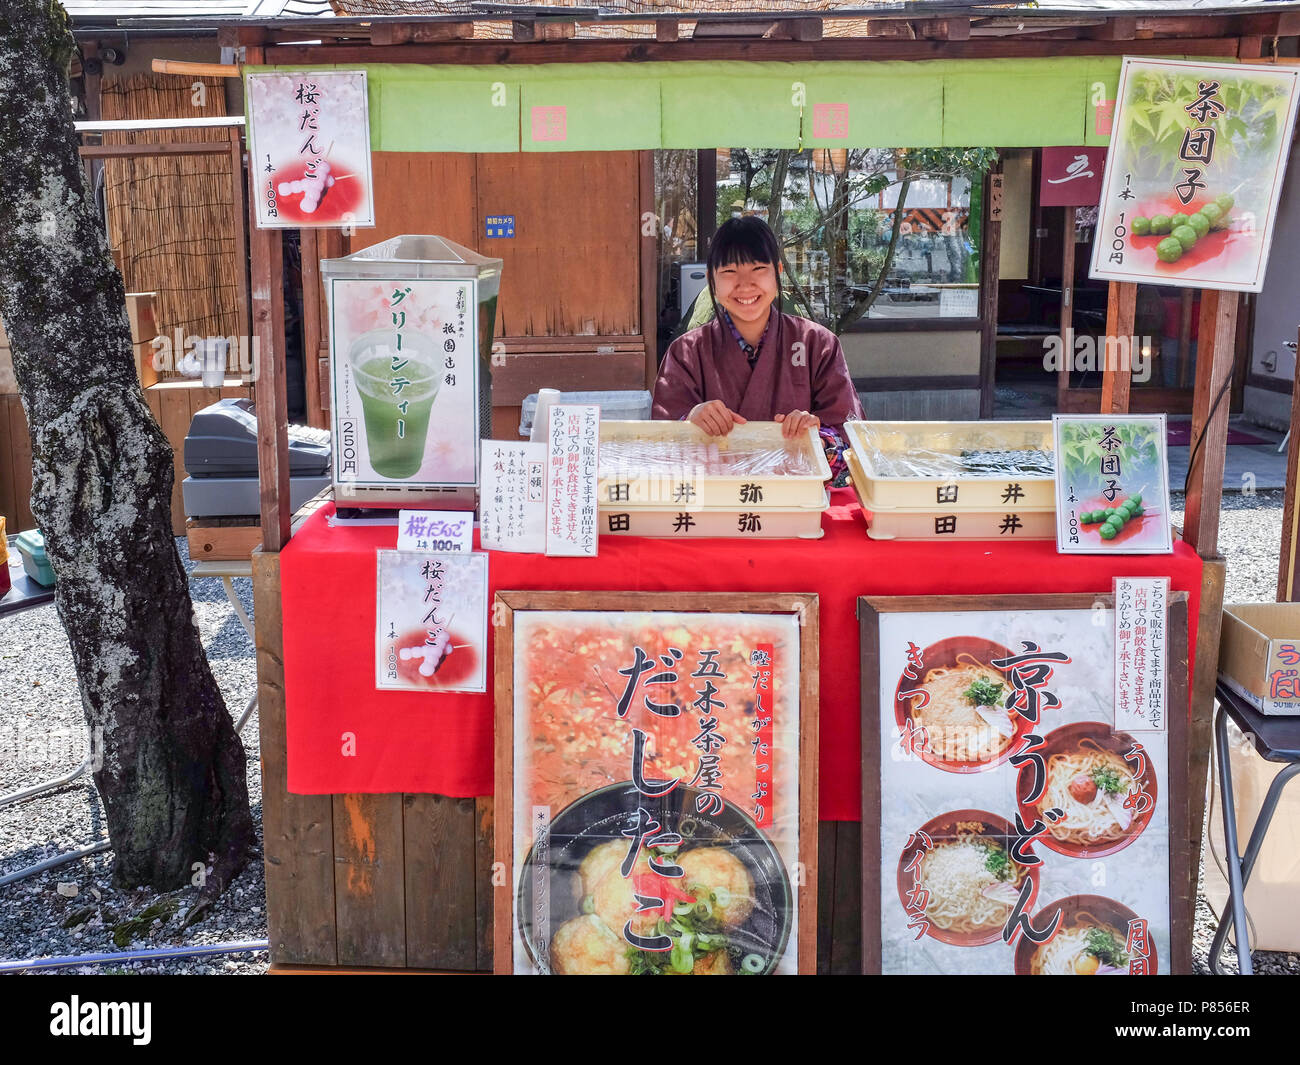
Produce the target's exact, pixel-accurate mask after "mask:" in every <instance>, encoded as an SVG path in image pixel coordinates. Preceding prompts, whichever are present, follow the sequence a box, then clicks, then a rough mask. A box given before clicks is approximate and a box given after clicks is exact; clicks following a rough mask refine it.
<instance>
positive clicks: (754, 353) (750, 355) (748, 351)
mask: <svg viewBox="0 0 1300 1065" xmlns="http://www.w3.org/2000/svg"><path fill="white" fill-rule="evenodd" d="M718 309H719V310H721V311H722V317H723V320H724V321H725V322H726V323H727V328H728V329H730V330H731V335H732V336H733V337H735V338H736V343H737V344H739V345H740V350H741V351H743V352H744V353H745V357H746V358H747V359H749V364H750V365H751V366H753V365H754V363H756V362H757V361H758V353H759V352H760V351H762V350H763V341H765V340H766V339H767V334H768V333H770V332H771V331H772V319H773V318H775V317H776V304H773V305H772V306H771V308H769V310H768V312H767V325H765V326H763V335H762V336H761V337H759V338H758V343H757V344H751V343H750V342H749V341H748V340H746V339H745V338H744V337H743V336H741V335H740V330H739V329H737V328H736V323H735V322H733V321H732V320H731V315H730V313H728V311H727V309H726V308H725V307H720V308H718Z"/></svg>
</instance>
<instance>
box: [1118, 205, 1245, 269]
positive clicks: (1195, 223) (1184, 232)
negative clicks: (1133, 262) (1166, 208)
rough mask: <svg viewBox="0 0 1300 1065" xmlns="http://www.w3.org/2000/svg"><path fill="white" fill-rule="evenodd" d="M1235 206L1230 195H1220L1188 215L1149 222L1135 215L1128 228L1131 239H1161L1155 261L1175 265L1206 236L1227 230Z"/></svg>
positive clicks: (1165, 216)
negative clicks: (1131, 234)
mask: <svg viewBox="0 0 1300 1065" xmlns="http://www.w3.org/2000/svg"><path fill="white" fill-rule="evenodd" d="M1236 202H1237V201H1236V199H1235V198H1234V197H1233V195H1232V193H1230V192H1223V193H1220V194H1219V195H1218V196H1216V197H1215V198H1214V199H1213V200H1212V201H1210V202H1209V203H1207V204H1205V205H1204V206H1203V207H1201V208H1200V209H1199V210H1197V211H1194V212H1193V213H1192V214H1182V213H1181V212H1180V213H1178V214H1174V215H1167V214H1157V215H1152V216H1151V217H1150V218H1147V217H1146V216H1145V215H1137V216H1136V217H1135V218H1134V219H1133V220H1132V221H1131V222H1130V223H1129V228H1130V229H1131V231H1132V233H1133V236H1135V237H1148V236H1156V237H1164V238H1165V239H1164V240H1162V241H1160V242H1159V243H1158V244H1157V245H1156V258H1157V259H1159V260H1160V261H1161V262H1162V263H1176V262H1177V261H1178V260H1179V259H1181V258H1182V257H1183V256H1184V255H1185V254H1187V252H1189V251H1191V250H1192V248H1194V247H1195V246H1196V242H1197V241H1199V240H1201V239H1203V238H1204V237H1205V236H1206V234H1208V233H1210V232H1219V231H1221V230H1224V229H1227V228H1228V225H1229V224H1230V223H1231V221H1232V208H1233V206H1234V205H1235V204H1236Z"/></svg>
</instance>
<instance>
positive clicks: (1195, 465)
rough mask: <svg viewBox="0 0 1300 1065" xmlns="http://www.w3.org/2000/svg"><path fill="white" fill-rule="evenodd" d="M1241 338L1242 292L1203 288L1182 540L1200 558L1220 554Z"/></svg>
mask: <svg viewBox="0 0 1300 1065" xmlns="http://www.w3.org/2000/svg"><path fill="white" fill-rule="evenodd" d="M1236 339H1237V293H1235V292H1224V291H1220V290H1219V289H1204V290H1202V292H1201V322H1200V327H1199V347H1198V351H1197V356H1196V396H1195V399H1194V407H1193V410H1192V454H1191V466H1190V469H1189V470H1188V475H1187V476H1188V487H1187V509H1186V519H1185V521H1184V523H1183V539H1184V540H1186V541H1187V542H1188V543H1189V544H1191V545H1192V547H1194V548H1195V549H1196V552H1197V554H1199V555H1200V556H1201V558H1216V557H1217V556H1218V554H1219V504H1220V502H1221V501H1222V499H1223V467H1224V463H1225V461H1226V460H1227V455H1228V387H1229V385H1231V383H1232V361H1233V350H1234V348H1235V346H1236ZM1202 618H1204V612H1202ZM1198 661H1199V659H1198Z"/></svg>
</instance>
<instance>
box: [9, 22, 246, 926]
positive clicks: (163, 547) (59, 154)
mask: <svg viewBox="0 0 1300 1065" xmlns="http://www.w3.org/2000/svg"><path fill="white" fill-rule="evenodd" d="M72 50H73V41H72V35H71V33H70V31H69V28H68V19H67V15H66V14H65V12H64V11H63V8H62V7H60V6H59V5H58V4H57V3H53V2H51V0H9V2H6V3H5V4H3V5H0V99H3V101H4V104H3V107H0V233H3V234H4V241H3V244H2V245H0V314H2V315H3V318H4V323H5V329H6V331H7V332H8V334H9V340H10V343H11V345H12V349H13V362H14V373H15V376H16V377H17V380H18V390H19V394H20V396H21V398H22V403H23V408H24V410H25V411H26V412H27V421H28V424H29V425H30V428H31V434H32V513H33V514H34V515H35V517H36V520H37V521H38V522H39V523H40V527H41V529H42V530H43V532H44V533H45V540H46V547H47V550H48V552H49V556H50V560H51V562H52V564H53V566H54V570H55V572H56V574H57V575H58V584H57V586H56V595H55V602H56V604H57V609H58V612H59V618H60V620H61V621H62V622H63V626H64V628H65V629H66V630H67V633H68V640H69V642H70V643H71V645H72V656H73V662H74V666H75V668H76V671H77V679H78V682H79V684H80V689H81V701H82V706H83V708H84V712H85V716H86V722H87V725H88V726H89V729H90V734H91V737H92V744H93V745H94V748H93V749H94V751H95V754H96V770H95V784H96V785H97V787H98V788H99V794H100V796H101V797H102V799H103V801H104V809H105V811H106V814H107V821H108V832H109V839H110V841H111V843H112V847H113V852H114V854H115V856H116V858H117V863H116V867H115V870H114V878H115V880H116V882H117V883H119V884H122V885H128V886H136V885H143V884H148V885H152V886H153V887H154V888H156V889H160V890H167V889H172V888H177V887H181V886H183V885H185V884H187V883H195V884H202V885H203V891H202V892H201V893H200V897H199V900H198V904H197V905H196V907H195V908H194V909H192V910H191V914H192V915H194V914H196V913H197V912H198V911H200V910H201V909H202V908H205V907H206V905H207V903H208V902H209V901H210V900H211V899H212V898H214V897H215V896H216V895H217V894H219V893H220V891H221V890H222V889H223V888H224V887H225V885H226V884H227V883H228V882H229V881H230V879H231V878H233V877H234V875H235V874H236V873H238V871H239V870H240V868H242V866H243V864H244V862H245V861H246V860H247V856H248V849H249V846H250V844H251V843H252V842H253V829H252V819H251V817H250V814H249V809H248V789H247V783H246V780H245V772H244V747H243V744H242V743H241V742H240V740H239V737H238V736H237V735H236V734H235V731H234V726H233V723H232V722H231V719H230V714H229V713H228V712H227V710H226V707H225V703H224V701H223V700H222V697H221V693H220V691H219V690H218V688H217V685H216V681H215V680H214V679H213V676H212V672H211V670H210V669H209V668H208V662H207V659H206V658H205V656H204V653H203V646H202V644H201V643H200V641H199V634H198V630H197V629H196V628H195V625H194V615H193V606H192V604H191V602H190V596H189V586H188V584H187V581H186V577H185V571H184V568H183V567H182V565H181V561H180V556H179V554H178V553H177V549H176V541H175V539H174V538H173V536H172V532H171V517H170V509H169V500H170V498H171V490H172V453H171V448H170V447H169V445H168V443H167V440H166V438H165V437H164V436H163V433H162V431H161V430H160V429H159V428H158V425H157V423H156V422H155V421H154V419H153V416H152V414H150V412H149V409H148V407H147V406H146V405H145V401H144V394H143V393H142V392H141V390H140V384H139V380H138V377H137V375H136V370H135V364H134V359H133V353H132V350H131V338H130V329H129V326H128V323H127V316H126V307H125V298H124V294H123V285H122V278H121V275H120V274H119V273H118V272H117V269H116V268H115V267H114V265H113V261H112V258H111V256H110V254H109V249H108V245H107V241H106V238H105V235H104V231H103V227H102V225H101V223H100V220H99V218H98V217H97V215H96V212H95V207H94V201H93V198H92V197H91V196H90V194H89V192H88V190H87V189H86V187H85V184H84V180H83V175H82V171H81V168H80V165H79V162H78V155H77V140H76V135H75V133H74V131H73V127H72V113H71V109H70V106H69V95H70V91H69V85H68V80H67V63H68V60H69V58H70V56H71V55H72ZM101 759H102V760H101ZM210 860H212V861H213V871H212V873H211V874H210V875H207V876H206V877H205V876H204V875H203V874H202V873H201V872H199V873H196V874H192V870H193V869H194V865H195V863H203V865H204V866H206V865H207V864H208V862H209V861H210Z"/></svg>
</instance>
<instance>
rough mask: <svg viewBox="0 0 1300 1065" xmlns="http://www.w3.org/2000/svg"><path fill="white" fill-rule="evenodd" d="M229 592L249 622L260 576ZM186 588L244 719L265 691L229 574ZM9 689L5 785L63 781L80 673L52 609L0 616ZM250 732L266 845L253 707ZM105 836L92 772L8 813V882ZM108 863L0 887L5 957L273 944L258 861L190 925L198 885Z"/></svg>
mask: <svg viewBox="0 0 1300 1065" xmlns="http://www.w3.org/2000/svg"><path fill="white" fill-rule="evenodd" d="M177 544H178V546H179V547H180V551H181V558H182V560H183V561H184V562H185V564H186V568H187V569H189V568H191V566H190V562H189V554H188V551H187V549H186V542H185V538H184V537H180V538H178V539H177ZM234 587H235V591H236V593H237V594H238V596H239V598H240V601H241V602H242V603H243V606H244V609H245V610H246V611H248V613H249V615H250V616H251V615H252V610H253V583H252V581H250V580H245V579H236V580H235V581H234ZM190 591H191V595H192V596H193V599H194V611H195V615H196V617H197V619H198V625H199V631H200V633H201V634H202V636H203V646H204V648H205V649H206V651H207V654H208V661H209V662H210V663H211V664H212V671H213V673H214V674H215V675H216V678H217V683H218V685H219V686H220V688H221V693H222V695H223V696H224V697H225V700H226V705H227V707H229V709H230V711H231V714H232V716H234V717H236V718H238V716H239V715H240V714H241V713H242V712H243V709H244V707H245V706H246V705H247V702H248V698H249V696H250V695H252V694H253V692H254V691H255V690H256V686H257V670H256V664H255V659H254V654H253V643H252V640H250V639H249V637H248V635H247V633H245V632H244V628H243V626H242V625H241V624H240V621H239V618H238V616H237V615H236V614H235V611H234V610H233V609H232V607H231V606H230V603H229V601H228V600H227V599H226V593H225V589H224V588H223V587H222V584H221V581H219V580H215V579H203V580H198V581H194V582H192V583H191V585H190ZM0 692H2V693H3V706H0V793H8V792H12V791H16V790H18V789H20V788H23V787H26V786H29V785H32V784H37V783H40V782H41V781H44V780H50V779H52V778H55V777H58V776H62V775H63V774H65V773H67V772H68V771H69V770H71V769H72V768H73V767H75V766H76V765H77V764H78V763H79V762H80V761H81V760H82V758H84V757H85V755H86V750H87V744H86V734H85V726H84V723H83V718H82V713H81V699H80V696H79V695H78V692H77V680H76V674H75V673H74V672H73V669H72V663H71V652H70V650H69V648H68V640H67V637H66V636H65V635H64V632H63V627H62V626H61V625H60V624H59V619H58V615H57V614H56V612H55V609H54V607H53V606H44V607H38V608H36V609H35V610H29V611H26V612H24V613H21V614H17V615H14V616H11V617H8V618H5V619H3V620H0ZM241 737H242V739H243V741H244V750H245V752H246V754H247V765H248V792H249V801H250V803H251V804H252V810H253V819H254V822H255V824H256V829H257V837H258V847H259V850H260V847H261V838H262V772H261V763H260V760H259V759H260V751H259V746H258V723H257V713H256V711H254V713H253V714H252V716H251V717H250V718H249V719H248V723H247V725H245V726H244V730H243V732H242V733H241ZM106 838H107V830H106V828H105V825H104V808H103V806H102V805H101V804H100V801H99V795H98V793H97V792H96V791H95V788H94V785H93V783H91V781H90V777H89V774H87V775H86V776H84V777H82V778H80V779H78V780H76V781H74V782H73V783H71V784H68V785H66V786H64V787H62V788H60V789H59V790H58V791H54V792H46V793H44V794H42V795H39V796H37V797H35V798H32V799H26V800H23V801H22V802H19V803H17V804H14V805H11V806H5V807H3V808H0V876H4V875H6V874H8V873H12V872H15V871H17V870H19V869H22V868H24V867H26V866H29V865H32V864H34V863H36V862H39V861H42V860H43V859H45V858H48V857H52V856H54V855H56V854H59V853H61V852H64V851H68V850H74V849H77V848H80V847H85V846H87V845H88V844H90V843H93V842H95V841H96V840H102V839H106ZM111 870H112V856H111V854H110V853H108V852H104V853H100V854H96V855H92V856H91V857H89V858H82V859H78V860H77V861H73V862H70V863H68V864H67V865H62V866H59V867H57V868H55V869H52V870H49V871H48V872H45V873H42V874H39V875H37V876H33V877H30V878H28V879H26V880H21V881H18V882H17V883H13V884H7V885H5V886H3V887H0V956H2V957H3V958H6V959H20V958H34V957H50V956H54V955H81V954H91V953H106V952H110V951H117V950H122V949H125V948H128V947H130V948H135V949H141V948H149V947H165V946H173V945H176V944H187V945H190V944H200V943H230V942H243V941H248V940H264V939H266V938H267V932H266V887H265V883H264V881H263V877H262V863H261V861H260V860H253V861H250V862H249V864H248V865H247V867H246V868H245V869H244V871H243V872H242V873H241V874H240V875H239V877H238V878H237V879H236V880H235V882H234V884H233V885H232V886H231V887H230V888H228V889H227V890H226V892H225V893H224V894H223V895H222V896H221V897H220V898H219V899H218V900H217V902H216V903H215V905H214V906H213V907H212V909H211V910H210V911H209V912H208V915H207V917H206V918H205V919H204V920H203V921H201V922H199V923H198V924H195V925H194V926H192V927H191V928H188V929H185V930H183V931H182V930H181V928H180V922H181V919H182V917H183V916H184V914H185V911H186V909H187V908H188V907H189V905H190V904H191V903H192V902H193V900H194V897H195V895H196V894H197V889H195V888H190V889H187V890H182V891H173V892H169V893H167V894H163V895H158V894H154V893H153V892H151V891H143V890H142V891H118V890H115V889H114V888H113V887H112V885H111V883H110V873H111ZM74 888H75V894H74V893H73V891H74ZM69 896H70V897H69ZM115 936H116V938H117V942H114V937H115ZM266 967H267V954H266V952H265V951H259V952H256V953H244V954H231V955H217V956H214V957H210V958H193V959H180V960H175V961H163V962H155V963H141V962H135V963H130V964H127V965H112V966H108V965H105V966H98V965H96V966H86V967H84V968H82V969H81V970H79V971H82V972H88V973H89V972H123V971H126V972H133V973H134V972H139V973H234V974H252V973H264V972H265V971H266ZM59 971H62V972H69V971H78V970H67V969H65V970H59Z"/></svg>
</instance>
